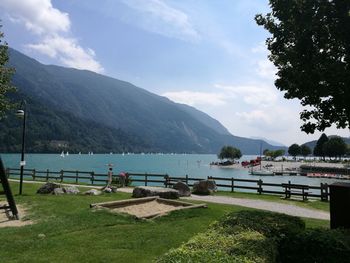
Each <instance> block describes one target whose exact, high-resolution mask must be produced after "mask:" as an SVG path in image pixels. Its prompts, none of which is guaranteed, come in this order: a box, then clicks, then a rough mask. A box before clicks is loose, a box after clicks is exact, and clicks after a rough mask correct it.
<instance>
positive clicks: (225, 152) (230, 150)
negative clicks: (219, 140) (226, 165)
mask: <svg viewBox="0 0 350 263" xmlns="http://www.w3.org/2000/svg"><path fill="white" fill-rule="evenodd" d="M218 157H219V159H221V160H223V159H228V160H234V159H239V158H241V157H242V153H241V150H240V149H237V148H235V147H232V146H224V147H222V148H221V151H220V153H219V154H218Z"/></svg>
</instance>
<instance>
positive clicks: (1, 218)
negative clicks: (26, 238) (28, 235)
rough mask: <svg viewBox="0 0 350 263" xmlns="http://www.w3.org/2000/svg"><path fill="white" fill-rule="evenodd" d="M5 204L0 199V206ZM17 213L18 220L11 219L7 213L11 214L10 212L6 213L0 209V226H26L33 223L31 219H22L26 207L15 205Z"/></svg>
mask: <svg viewBox="0 0 350 263" xmlns="http://www.w3.org/2000/svg"><path fill="white" fill-rule="evenodd" d="M5 204H7V203H6V202H4V201H0V206H3V205H5ZM17 210H18V214H19V217H20V220H11V219H10V218H9V217H8V215H9V214H11V212H9V213H7V211H5V210H4V209H1V210H0V227H20V226H26V225H30V224H33V221H31V220H22V219H23V218H25V216H26V214H27V212H26V209H25V208H24V207H22V206H20V205H17Z"/></svg>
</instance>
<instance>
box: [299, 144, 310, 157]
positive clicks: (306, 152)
mask: <svg viewBox="0 0 350 263" xmlns="http://www.w3.org/2000/svg"><path fill="white" fill-rule="evenodd" d="M300 153H301V155H302V156H304V157H306V156H308V155H310V154H311V149H310V147H309V146H307V145H305V144H303V145H301V146H300Z"/></svg>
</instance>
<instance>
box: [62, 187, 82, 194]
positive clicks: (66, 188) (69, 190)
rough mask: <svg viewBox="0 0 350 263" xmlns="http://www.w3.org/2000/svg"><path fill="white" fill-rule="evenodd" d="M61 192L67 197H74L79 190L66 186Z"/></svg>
mask: <svg viewBox="0 0 350 263" xmlns="http://www.w3.org/2000/svg"><path fill="white" fill-rule="evenodd" d="M63 191H64V192H65V193H66V194H68V195H76V194H79V192H80V191H79V189H78V188H76V187H75V186H67V187H64V188H63Z"/></svg>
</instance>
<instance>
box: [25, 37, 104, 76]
mask: <svg viewBox="0 0 350 263" xmlns="http://www.w3.org/2000/svg"><path fill="white" fill-rule="evenodd" d="M26 47H27V48H29V49H31V50H35V51H38V52H40V53H42V54H45V55H47V56H49V57H52V58H57V59H58V60H59V61H60V62H61V63H63V64H64V65H66V66H68V67H73V68H77V69H88V70H92V71H95V72H103V68H102V67H101V65H100V64H99V63H98V62H97V61H96V60H95V59H94V56H95V53H94V51H93V50H91V49H83V48H82V47H81V46H80V45H79V44H78V43H77V40H76V39H74V38H67V37H61V36H59V35H56V36H48V37H46V38H44V39H43V40H42V42H41V43H39V44H28V45H26Z"/></svg>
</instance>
